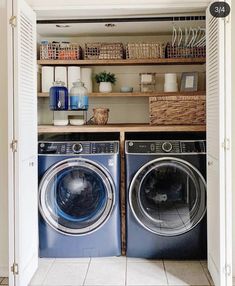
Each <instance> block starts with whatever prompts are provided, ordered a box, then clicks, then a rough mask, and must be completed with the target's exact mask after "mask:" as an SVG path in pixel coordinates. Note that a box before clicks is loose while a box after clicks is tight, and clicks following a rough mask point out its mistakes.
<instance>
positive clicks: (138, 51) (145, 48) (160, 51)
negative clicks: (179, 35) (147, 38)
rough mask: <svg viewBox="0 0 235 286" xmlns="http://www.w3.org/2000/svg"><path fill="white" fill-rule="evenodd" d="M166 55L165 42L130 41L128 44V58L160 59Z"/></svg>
mask: <svg viewBox="0 0 235 286" xmlns="http://www.w3.org/2000/svg"><path fill="white" fill-rule="evenodd" d="M164 57H165V44H163V43H133V44H132V43H129V44H127V46H126V58H127V59H159V58H164Z"/></svg>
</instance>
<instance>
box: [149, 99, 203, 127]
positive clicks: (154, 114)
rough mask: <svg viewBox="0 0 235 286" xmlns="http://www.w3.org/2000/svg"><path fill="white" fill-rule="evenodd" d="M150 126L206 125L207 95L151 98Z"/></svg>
mask: <svg viewBox="0 0 235 286" xmlns="http://www.w3.org/2000/svg"><path fill="white" fill-rule="evenodd" d="M149 113H150V125H204V124H206V96H205V95H166V96H159V97H158V96H155V97H150V98H149Z"/></svg>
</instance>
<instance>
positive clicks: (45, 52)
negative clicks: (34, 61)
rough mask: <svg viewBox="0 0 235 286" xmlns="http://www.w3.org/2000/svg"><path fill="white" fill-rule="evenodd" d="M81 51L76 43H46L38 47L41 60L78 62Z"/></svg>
mask: <svg viewBox="0 0 235 286" xmlns="http://www.w3.org/2000/svg"><path fill="white" fill-rule="evenodd" d="M81 57H82V49H81V47H80V45H79V44H77V43H46V44H41V45H40V59H41V60H79V59H81Z"/></svg>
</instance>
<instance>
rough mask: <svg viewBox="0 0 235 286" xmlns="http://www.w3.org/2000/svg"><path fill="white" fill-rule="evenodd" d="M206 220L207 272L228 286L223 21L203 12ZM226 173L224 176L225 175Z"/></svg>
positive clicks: (229, 247)
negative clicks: (205, 35)
mask: <svg viewBox="0 0 235 286" xmlns="http://www.w3.org/2000/svg"><path fill="white" fill-rule="evenodd" d="M206 18H207V23H206V24H207V64H206V74H207V76H206V77H207V79H206V81H207V163H208V164H207V219H208V221H207V222H208V223H207V226H208V269H209V271H210V274H211V276H212V278H213V281H214V283H215V285H216V286H225V285H226V286H228V285H232V283H231V282H232V280H231V273H229V271H230V270H229V267H231V261H230V257H229V251H230V252H231V251H232V244H231V240H230V238H229V236H228V235H229V233H230V231H231V230H230V229H229V227H230V226H229V225H230V222H229V220H231V218H229V213H230V208H229V207H228V204H229V201H228V198H229V194H230V192H231V190H230V189H229V181H230V180H231V177H230V178H229V177H228V176H227V174H228V170H227V166H228V164H227V161H226V156H227V154H226V152H227V150H226V124H229V118H228V114H226V96H228V93H227V89H226V85H227V80H226V68H225V67H226V65H227V62H226V57H225V55H226V53H225V49H226V39H225V35H226V34H225V31H226V26H225V25H226V21H225V19H223V18H215V17H213V16H212V15H211V14H210V11H209V9H208V10H207V15H206ZM226 172H227V174H226Z"/></svg>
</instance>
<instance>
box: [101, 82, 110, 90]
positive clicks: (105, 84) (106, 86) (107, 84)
mask: <svg viewBox="0 0 235 286" xmlns="http://www.w3.org/2000/svg"><path fill="white" fill-rule="evenodd" d="M99 92H103V93H109V92H112V84H111V82H100V84H99Z"/></svg>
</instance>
